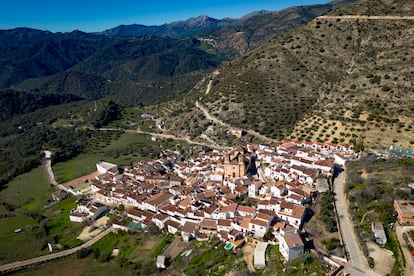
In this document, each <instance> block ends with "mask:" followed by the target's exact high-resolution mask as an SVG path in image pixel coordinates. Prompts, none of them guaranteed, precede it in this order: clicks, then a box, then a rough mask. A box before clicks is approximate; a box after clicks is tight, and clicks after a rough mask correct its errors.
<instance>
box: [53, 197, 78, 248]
mask: <svg viewBox="0 0 414 276" xmlns="http://www.w3.org/2000/svg"><path fill="white" fill-rule="evenodd" d="M75 201H76V198H75V197H69V198H66V199H65V200H62V201H61V202H59V204H57V205H56V206H53V207H52V208H51V209H49V210H47V212H46V215H47V217H48V223H47V234H48V236H50V237H55V238H56V240H57V242H58V243H59V244H61V245H63V247H64V248H70V247H75V246H77V245H80V244H81V243H82V242H81V241H80V240H78V239H76V237H77V236H78V235H79V234H80V232H81V231H82V228H83V225H82V224H81V223H76V222H71V221H70V220H69V213H70V210H71V209H73V208H75V207H76V202H75Z"/></svg>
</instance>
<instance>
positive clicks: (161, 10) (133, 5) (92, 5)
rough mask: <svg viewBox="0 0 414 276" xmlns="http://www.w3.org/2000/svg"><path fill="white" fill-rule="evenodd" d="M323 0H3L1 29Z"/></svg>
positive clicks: (95, 25)
mask: <svg viewBox="0 0 414 276" xmlns="http://www.w3.org/2000/svg"><path fill="white" fill-rule="evenodd" d="M328 2H329V1H326V0H273V1H272V0H257V1H256V0H255V1H248V0H210V1H183V0H177V1H167V0H161V1H145V2H141V1H129V0H118V1H113V0H88V1H83V0H71V1H55V0H38V1H32V0H6V1H3V2H2V8H1V10H0V29H13V28H17V27H28V28H33V29H40V30H48V31H52V32H70V31H73V30H81V31H84V32H98V31H103V30H105V29H109V28H113V27H116V26H118V25H121V24H143V25H162V24H165V23H170V22H173V21H179V20H186V19H188V18H191V17H197V16H200V15H207V16H210V17H213V18H216V19H222V18H225V17H230V18H240V17H242V16H244V15H246V14H248V13H251V12H254V11H259V10H269V11H275V10H281V9H284V8H287V7H291V6H298V5H313V4H325V3H328Z"/></svg>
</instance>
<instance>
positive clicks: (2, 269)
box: [0, 227, 114, 274]
mask: <svg viewBox="0 0 414 276" xmlns="http://www.w3.org/2000/svg"><path fill="white" fill-rule="evenodd" d="M113 231H114V229H113V228H112V227H110V228H108V229H106V230H105V231H103V232H102V233H100V234H99V235H97V236H96V237H94V238H92V239H91V240H89V241H87V242H86V243H84V244H82V245H80V246H78V247H75V248H71V249H68V250H65V251H60V252H57V253H52V254H49V255H44V256H40V257H36V258H32V259H28V260H24V261H18V262H14V263H9V264H5V265H2V266H0V274H3V273H7V272H11V271H15V270H18V269H22V268H24V267H27V266H31V265H34V264H38V263H43V262H47V261H50V260H54V259H57V258H61V257H65V256H69V255H72V254H74V253H76V252H77V251H79V250H81V249H82V248H86V247H89V246H91V245H92V244H94V243H95V242H97V241H99V240H100V239H101V238H103V237H105V236H106V235H108V234H109V233H110V232H113Z"/></svg>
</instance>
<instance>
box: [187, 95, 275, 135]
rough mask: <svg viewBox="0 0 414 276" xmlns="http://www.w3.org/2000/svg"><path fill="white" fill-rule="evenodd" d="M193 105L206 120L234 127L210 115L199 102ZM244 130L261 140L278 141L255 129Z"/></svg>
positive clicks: (229, 127) (230, 127)
mask: <svg viewBox="0 0 414 276" xmlns="http://www.w3.org/2000/svg"><path fill="white" fill-rule="evenodd" d="M195 106H196V107H197V108H198V109H200V110H201V111H202V112H203V113H204V116H205V117H206V118H207V119H208V120H210V121H213V122H215V123H217V124H219V125H222V126H224V127H226V128H228V129H230V130H231V129H234V127H233V126H231V125H229V124H228V123H225V122H223V121H222V120H220V119H218V118H217V117H215V116H213V115H211V114H210V113H209V111H208V110H207V108H205V107H204V106H203V105H202V104H200V103H199V102H198V101H196V102H195ZM243 130H244V131H246V132H247V133H249V134H250V135H252V136H255V137H256V138H259V139H260V140H263V141H271V142H276V143H277V142H279V141H278V140H275V139H272V138H269V137H266V136H264V135H262V134H260V133H258V132H256V131H254V130H251V129H243Z"/></svg>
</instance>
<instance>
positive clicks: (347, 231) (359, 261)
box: [333, 171, 379, 275]
mask: <svg viewBox="0 0 414 276" xmlns="http://www.w3.org/2000/svg"><path fill="white" fill-rule="evenodd" d="M345 179H346V173H345V171H343V172H341V173H340V174H339V175H338V176H337V177H336V178H335V181H334V185H333V190H334V192H335V204H336V210H337V213H338V217H339V230H340V233H341V236H342V239H343V242H344V245H345V250H346V258H347V259H348V262H347V263H346V264H345V267H344V273H350V274H351V275H379V274H377V273H375V272H374V271H372V270H371V269H370V268H369V266H368V262H367V259H366V258H365V256H364V254H363V253H362V250H361V247H360V245H359V241H358V238H357V237H356V233H355V231H354V227H353V223H352V220H351V217H350V214H349V211H348V203H347V201H346V197H345Z"/></svg>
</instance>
